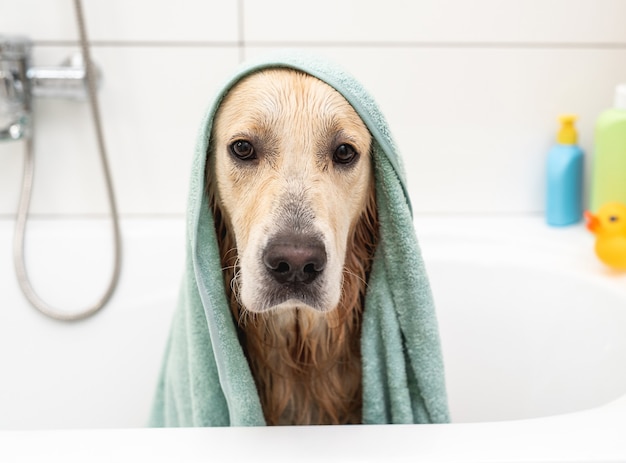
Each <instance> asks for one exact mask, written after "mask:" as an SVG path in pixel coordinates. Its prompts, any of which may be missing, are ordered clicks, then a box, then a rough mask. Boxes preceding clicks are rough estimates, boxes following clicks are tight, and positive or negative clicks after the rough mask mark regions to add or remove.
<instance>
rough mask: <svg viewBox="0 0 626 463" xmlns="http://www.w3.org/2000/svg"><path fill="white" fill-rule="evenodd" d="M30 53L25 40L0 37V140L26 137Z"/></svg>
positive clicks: (28, 112) (28, 111)
mask: <svg viewBox="0 0 626 463" xmlns="http://www.w3.org/2000/svg"><path fill="white" fill-rule="evenodd" d="M30 50H31V43H30V41H29V40H28V39H25V38H22V37H13V38H8V37H2V36H0V140H19V139H20V138H24V137H27V136H28V135H29V132H30V120H31V116H32V114H31V112H32V110H31V90H30V81H29V80H28V76H27V72H28V69H29V67H30V62H29V60H30Z"/></svg>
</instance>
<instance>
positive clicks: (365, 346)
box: [150, 52, 448, 426]
mask: <svg viewBox="0 0 626 463" xmlns="http://www.w3.org/2000/svg"><path fill="white" fill-rule="evenodd" d="M273 67H282V68H293V69H297V70H301V71H303V72H306V73H308V74H310V75H313V76H315V77H317V78H319V79H320V80H322V81H324V82H326V83H327V84H329V85H330V86H332V87H334V88H335V89H336V90H337V91H339V92H340V93H341V94H342V95H343V96H344V98H346V100H347V101H348V102H349V103H350V104H351V105H352V106H353V107H354V109H355V110H356V111H357V113H358V114H359V115H360V116H361V118H362V119H363V121H364V122H365V124H366V125H367V127H368V128H369V130H370V132H371V134H372V136H373V138H374V141H373V160H374V170H375V182H376V196H377V205H378V216H379V222H380V241H379V244H378V247H377V250H376V254H375V258H374V262H373V265H372V270H371V274H370V278H369V282H368V283H369V286H368V289H367V295H366V301H365V309H364V314H363V325H362V334H361V355H362V365H363V369H362V374H363V422H364V423H372V424H373V423H444V422H447V421H448V407H447V399H446V390H445V382H444V371H443V361H442V356H441V349H440V344H439V333H438V329H437V320H436V316H435V309H434V306H433V301H432V296H431V292H430V287H429V284H428V278H427V276H426V271H425V268H424V264H423V262H422V258H421V254H420V250H419V246H418V243H417V239H416V237H415V232H414V229H413V220H412V212H411V205H410V202H409V196H408V194H407V190H406V182H405V176H404V171H403V167H402V163H401V160H400V158H399V156H398V151H397V149H396V147H395V144H394V142H393V140H392V137H391V134H390V132H389V129H388V127H387V123H386V121H385V119H384V117H383V115H382V114H381V112H380V111H379V109H378V107H377V105H376V103H375V102H374V100H373V99H372V98H371V97H370V96H369V94H368V93H367V92H366V91H365V89H364V88H363V87H362V86H361V85H360V84H359V83H358V82H357V81H356V80H354V78H352V77H351V76H349V75H348V74H347V73H345V72H344V71H342V70H340V69H339V68H337V67H336V66H335V65H332V64H330V63H328V62H326V61H323V60H320V59H319V58H316V57H313V56H310V55H305V54H301V53H297V52H287V53H284V54H281V55H277V56H276V55H275V56H274V57H272V58H271V59H269V60H264V61H257V62H254V63H250V64H247V65H244V66H243V67H241V68H240V69H239V71H238V72H236V73H235V75H234V76H233V77H232V78H231V79H230V80H229V81H228V82H227V83H226V84H225V85H224V87H223V88H222V90H221V92H220V93H219V94H218V95H217V97H216V99H215V101H214V102H213V104H212V105H211V106H210V108H209V110H208V112H207V113H206V116H205V118H204V121H203V122H202V126H201V128H200V134H199V137H198V141H197V145H196V152H195V157H194V160H193V169H192V175H191V186H190V191H189V201H188V209H187V259H186V269H185V274H184V278H183V282H182V287H181V291H180V299H179V303H178V307H177V310H176V313H175V316H174V320H173V325H172V330H171V333H170V338H169V342H168V345H167V349H166V353H165V358H164V361H163V366H162V371H161V377H160V380H159V383H158V386H157V393H156V397H155V401H154V405H153V410H152V416H151V421H150V424H151V425H152V426H256V425H264V424H265V420H264V418H263V412H262V409H261V403H260V400H259V397H258V394H257V391H256V387H255V384H254V380H253V378H252V374H251V372H250V369H249V367H248V364H247V361H246V358H245V356H244V352H243V350H242V348H241V346H240V344H239V341H238V338H237V332H236V327H235V323H234V321H233V317H232V315H231V312H230V309H229V306H228V303H227V300H226V296H225V293H224V287H223V285H224V283H223V281H224V280H223V278H222V272H221V264H220V257H219V251H218V246H217V241H216V235H215V230H214V226H213V217H212V215H211V212H210V210H209V207H208V204H207V198H206V195H205V161H206V153H207V147H208V145H209V135H210V133H211V127H212V123H213V117H214V115H215V112H216V109H217V107H218V106H219V104H220V102H221V100H222V98H223V97H224V95H225V94H226V93H227V92H228V90H229V89H230V88H232V86H233V85H235V84H236V83H237V82H238V81H239V80H241V79H242V78H243V77H245V76H247V75H249V74H251V73H254V72H255V71H258V70H261V69H266V68H273Z"/></svg>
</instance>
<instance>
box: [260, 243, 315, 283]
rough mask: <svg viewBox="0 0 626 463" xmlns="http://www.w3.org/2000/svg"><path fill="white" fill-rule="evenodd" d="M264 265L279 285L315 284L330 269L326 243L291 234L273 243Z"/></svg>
mask: <svg viewBox="0 0 626 463" xmlns="http://www.w3.org/2000/svg"><path fill="white" fill-rule="evenodd" d="M263 263H264V264H265V267H266V268H267V270H268V272H269V273H270V274H271V275H272V276H273V277H274V279H275V280H276V281H278V282H279V283H281V284H282V283H305V284H306V283H311V282H312V281H313V280H315V279H316V278H317V277H318V276H319V274H320V273H321V272H322V271H323V270H324V267H325V266H326V249H325V248H324V243H322V241H321V240H320V239H319V238H317V237H314V236H310V235H297V234H288V235H280V236H276V237H274V238H273V239H271V240H270V242H269V243H268V245H267V247H266V248H265V250H264V251H263Z"/></svg>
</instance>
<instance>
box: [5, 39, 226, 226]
mask: <svg viewBox="0 0 626 463" xmlns="http://www.w3.org/2000/svg"><path fill="white" fill-rule="evenodd" d="M70 51H72V50H71V49H66V48H56V47H40V48H37V50H36V55H35V62H36V63H37V62H43V61H51V62H57V61H59V60H61V57H62V56H65V55H66V54H67V53H69V52H70ZM40 55H41V56H40ZM93 57H94V61H95V62H96V63H98V65H99V66H100V67H101V68H102V71H103V75H104V81H103V86H102V89H101V91H100V92H99V100H100V105H101V110H102V117H103V126H104V134H105V139H106V145H107V148H108V152H109V159H110V164H111V168H112V173H113V178H114V183H115V187H116V190H117V197H118V203H119V209H120V212H121V213H122V214H183V213H184V211H185V207H186V194H187V187H188V178H189V168H190V162H191V157H192V154H193V148H194V145H195V140H196V133H197V130H198V127H199V125H200V121H201V119H202V116H203V112H204V110H205V108H206V106H207V105H208V102H209V100H210V99H211V98H212V96H213V93H214V91H215V89H216V87H217V85H218V84H219V83H221V81H222V80H223V79H225V76H226V75H228V74H229V73H230V72H231V71H232V69H233V68H234V67H235V66H236V64H237V52H236V50H234V49H231V48H213V47H211V48H203V47H191V48H184V47H179V48H152V47H148V48H141V47H140V48H133V47H94V49H93ZM172 63H177V64H176V65H172ZM35 114H36V132H35V136H36V152H35V156H36V177H35V190H34V196H33V203H32V211H33V213H34V214H101V213H106V212H107V211H108V206H107V202H106V196H105V190H104V183H103V181H102V175H101V168H100V161H99V158H98V152H97V149H96V144H95V136H94V132H93V129H92V121H91V117H90V113H89V111H88V106H87V104H86V103H76V102H69V101H62V100H39V101H37V103H36V107H35ZM20 144H21V143H10V144H9V143H7V144H4V145H0V159H3V161H2V162H3V165H2V169H0V185H2V190H3V192H4V190H5V189H7V190H8V194H2V195H0V214H13V213H14V212H15V210H16V206H17V188H18V183H19V180H18V179H19V177H20V176H21V171H22V165H21V159H20V158H21V147H19V148H18V147H17V145H20ZM5 153H6V154H7V158H9V161H10V162H9V163H5V162H4V157H5V156H4V155H5ZM7 164H8V165H7ZM5 185H6V188H5Z"/></svg>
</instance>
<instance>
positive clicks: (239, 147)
mask: <svg viewBox="0 0 626 463" xmlns="http://www.w3.org/2000/svg"><path fill="white" fill-rule="evenodd" d="M230 152H231V153H232V154H233V156H235V157H237V158H239V159H241V160H243V161H249V160H251V159H256V153H255V151H254V146H252V143H250V142H249V141H246V140H237V141H236V142H234V143H233V144H231V145H230Z"/></svg>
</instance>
